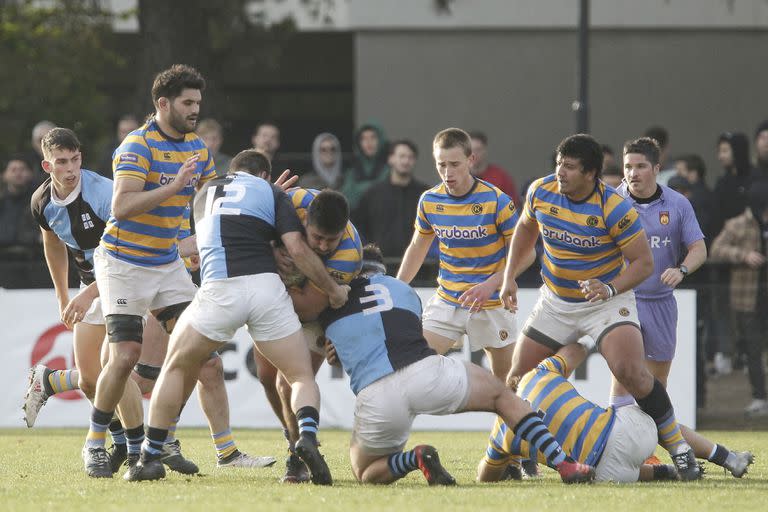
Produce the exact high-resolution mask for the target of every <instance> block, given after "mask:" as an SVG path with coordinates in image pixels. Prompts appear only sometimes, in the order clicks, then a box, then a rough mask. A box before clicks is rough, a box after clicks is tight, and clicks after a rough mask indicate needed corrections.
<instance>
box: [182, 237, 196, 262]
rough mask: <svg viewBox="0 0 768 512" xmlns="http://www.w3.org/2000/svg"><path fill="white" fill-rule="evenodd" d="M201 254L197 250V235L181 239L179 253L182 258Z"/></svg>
mask: <svg viewBox="0 0 768 512" xmlns="http://www.w3.org/2000/svg"><path fill="white" fill-rule="evenodd" d="M198 254H199V252H198V250H197V236H196V235H191V236H188V237H186V238H182V239H181V240H179V255H180V256H181V257H182V258H189V257H190V256H197V255H198Z"/></svg>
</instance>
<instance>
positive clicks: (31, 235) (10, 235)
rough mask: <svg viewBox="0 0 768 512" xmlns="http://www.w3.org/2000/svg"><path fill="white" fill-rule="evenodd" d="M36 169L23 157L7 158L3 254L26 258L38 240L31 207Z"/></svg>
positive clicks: (0, 194) (1, 207)
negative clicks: (33, 169)
mask: <svg viewBox="0 0 768 512" xmlns="http://www.w3.org/2000/svg"><path fill="white" fill-rule="evenodd" d="M34 177H35V175H34V172H32V168H31V167H30V165H29V162H27V161H26V160H25V159H24V157H22V156H14V157H11V159H10V160H9V161H8V164H7V165H6V166H5V169H4V170H3V175H2V182H0V257H2V258H3V259H26V258H29V257H31V256H32V255H33V253H34V252H35V249H36V245H37V243H38V242H39V239H40V237H39V230H38V229H37V225H36V224H35V219H34V218H33V217H32V212H31V211H30V209H29V203H30V200H31V198H32V193H33V192H34V190H35V181H34Z"/></svg>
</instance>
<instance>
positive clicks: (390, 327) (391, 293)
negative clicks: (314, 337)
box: [320, 274, 435, 394]
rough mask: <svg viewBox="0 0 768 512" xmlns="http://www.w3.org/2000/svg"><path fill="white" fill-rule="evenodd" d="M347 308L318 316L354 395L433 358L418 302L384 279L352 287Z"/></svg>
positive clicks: (374, 278) (407, 288) (363, 281)
mask: <svg viewBox="0 0 768 512" xmlns="http://www.w3.org/2000/svg"><path fill="white" fill-rule="evenodd" d="M351 288H352V289H351V290H350V292H349V298H348V300H347V303H346V304H344V306H342V307H341V308H339V309H332V308H328V309H326V310H325V311H324V312H323V313H322V314H321V315H320V323H321V324H322V326H323V329H324V330H325V335H326V336H327V337H328V339H329V340H331V343H333V345H334V346H335V347H336V354H337V355H338V357H339V361H341V364H342V366H343V367H344V370H345V371H346V372H347V374H349V379H350V386H351V387H352V391H353V392H354V393H355V394H358V393H359V392H360V391H361V390H362V389H364V388H365V387H366V386H368V385H369V384H371V383H373V382H375V381H377V380H379V379H381V378H383V377H386V376H387V375H389V374H391V373H394V372H395V371H397V370H399V369H400V368H405V367H406V366H408V365H410V364H413V363H415V362H416V361H420V360H421V359H424V358H425V357H428V356H431V355H434V354H435V351H434V350H432V349H431V348H429V345H427V342H426V340H425V339H424V335H423V334H422V327H421V300H420V299H419V296H418V295H416V292H415V291H414V290H413V289H412V288H411V287H410V286H409V285H408V284H406V283H404V282H402V281H400V280H398V279H395V278H394V277H390V276H386V275H382V274H379V275H374V276H371V277H369V278H366V277H360V278H357V279H355V280H353V281H352V283H351Z"/></svg>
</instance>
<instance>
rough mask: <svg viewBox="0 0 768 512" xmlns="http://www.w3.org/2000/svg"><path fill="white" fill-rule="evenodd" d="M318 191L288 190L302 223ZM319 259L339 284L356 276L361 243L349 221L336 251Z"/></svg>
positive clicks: (361, 252)
mask: <svg viewBox="0 0 768 512" xmlns="http://www.w3.org/2000/svg"><path fill="white" fill-rule="evenodd" d="M319 193H320V191H319V190H315V189H308V188H297V189H293V190H290V191H289V192H288V195H289V196H290V198H291V201H292V202H293V206H294V208H296V213H297V214H298V215H299V219H301V222H302V223H304V222H306V219H307V209H308V208H309V203H311V202H312V200H313V199H314V198H315V196H317V194H319ZM320 259H322V260H323V263H324V264H325V268H326V269H327V270H328V273H329V274H330V275H331V277H333V278H334V279H335V280H336V282H338V283H339V284H349V283H350V282H351V281H352V279H354V278H355V277H357V275H358V274H359V273H360V269H362V268H363V243H362V241H361V240H360V235H359V234H358V233H357V229H356V228H355V226H354V225H353V224H352V222H351V221H348V222H347V227H346V228H345V229H344V236H343V237H342V238H341V241H340V242H339V246H338V247H337V248H336V251H334V253H333V254H331V255H330V256H322V257H321V258H320ZM310 282H311V281H310ZM313 285H314V284H313Z"/></svg>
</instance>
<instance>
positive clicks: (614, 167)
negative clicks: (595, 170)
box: [600, 165, 624, 178]
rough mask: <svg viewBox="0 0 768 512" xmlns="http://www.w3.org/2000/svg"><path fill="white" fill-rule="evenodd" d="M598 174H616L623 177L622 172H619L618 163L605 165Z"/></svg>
mask: <svg viewBox="0 0 768 512" xmlns="http://www.w3.org/2000/svg"><path fill="white" fill-rule="evenodd" d="M600 175H601V176H603V177H605V176H618V177H620V178H623V177H624V173H622V172H621V169H619V166H618V165H609V166H608V167H606V168H605V169H603V170H602V171H601V172H600Z"/></svg>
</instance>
